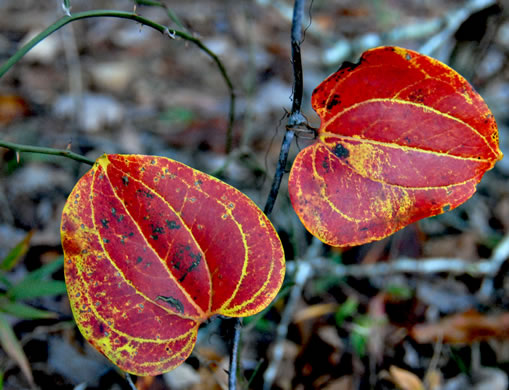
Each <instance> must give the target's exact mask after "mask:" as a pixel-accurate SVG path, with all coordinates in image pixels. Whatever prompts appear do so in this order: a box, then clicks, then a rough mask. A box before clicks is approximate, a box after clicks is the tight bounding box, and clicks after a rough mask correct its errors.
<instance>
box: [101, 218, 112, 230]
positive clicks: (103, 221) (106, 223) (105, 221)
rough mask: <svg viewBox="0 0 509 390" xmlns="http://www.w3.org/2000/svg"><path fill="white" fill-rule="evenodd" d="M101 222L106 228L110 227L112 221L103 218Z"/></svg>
mask: <svg viewBox="0 0 509 390" xmlns="http://www.w3.org/2000/svg"><path fill="white" fill-rule="evenodd" d="M101 223H102V224H103V227H104V228H105V229H108V224H109V223H110V221H108V220H107V219H101Z"/></svg>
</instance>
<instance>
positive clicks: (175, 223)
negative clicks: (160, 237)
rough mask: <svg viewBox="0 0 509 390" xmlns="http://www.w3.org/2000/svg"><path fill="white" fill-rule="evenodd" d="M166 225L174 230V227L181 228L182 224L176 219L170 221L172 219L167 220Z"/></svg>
mask: <svg viewBox="0 0 509 390" xmlns="http://www.w3.org/2000/svg"><path fill="white" fill-rule="evenodd" d="M166 225H167V226H168V227H169V228H170V229H171V230H174V229H180V225H179V224H177V222H175V221H170V220H168V219H167V220H166Z"/></svg>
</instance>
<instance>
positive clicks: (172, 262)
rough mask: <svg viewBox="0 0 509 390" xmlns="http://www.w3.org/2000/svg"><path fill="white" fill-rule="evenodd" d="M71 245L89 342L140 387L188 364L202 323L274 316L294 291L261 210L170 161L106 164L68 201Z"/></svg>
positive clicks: (73, 292)
mask: <svg viewBox="0 0 509 390" xmlns="http://www.w3.org/2000/svg"><path fill="white" fill-rule="evenodd" d="M61 234H62V245H63V248H64V254H65V258H66V262H65V277H66V283H67V288H68V292H69V298H70V301H71V307H72V310H73V314H74V317H75V319H76V322H77V323H78V326H79V328H80V330H81V332H82V333H83V335H84V336H85V338H86V339H87V340H88V341H89V342H90V343H91V344H93V345H94V346H95V347H96V348H97V349H98V350H99V351H101V352H102V353H103V354H105V355H106V356H107V357H108V358H109V359H110V360H112V361H113V362H114V363H115V364H117V365H118V366H119V367H120V368H121V369H123V370H125V371H128V372H131V373H134V374H137V375H157V374H160V373H162V372H165V371H169V370H171V369H172V368H174V367H176V366H177V365H179V364H181V363H182V362H183V361H184V360H185V359H186V358H187V357H188V356H189V354H190V353H191V351H192V348H193V346H194V343H195V341H196V333H197V330H198V326H199V325H200V323H202V322H203V321H204V320H206V319H207V318H209V317H210V316H212V315H215V314H222V315H226V316H232V317H240V316H247V315H252V314H255V313H257V312H259V311H261V310H263V309H264V308H265V307H266V306H267V305H268V304H269V303H270V302H271V301H272V299H273V298H274V297H275V296H276V294H277V292H278V291H279V288H280V286H281V283H282V281H283V276H284V269H285V266H284V256H283V249H282V246H281V242H280V241H279V238H278V236H277V234H276V232H275V230H274V228H273V227H272V225H271V223H270V222H269V220H268V219H267V217H266V216H265V215H264V214H263V213H262V212H261V211H260V210H259V209H258V208H257V207H256V206H255V205H254V203H253V202H252V201H251V200H249V199H248V198H247V197H246V196H245V195H243V194H242V193H240V192H239V191H237V190H236V189H234V188H233V187H231V186H229V185H227V184H225V183H223V182H221V181H219V180H217V179H215V178H213V177H211V176H208V175H206V174H204V173H201V172H199V171H196V170H194V169H192V168H189V167H188V166H186V165H183V164H181V163H178V162H176V161H173V160H170V159H167V158H164V157H151V156H138V155H104V156H102V157H101V158H99V159H98V160H97V161H96V164H95V165H94V167H93V168H92V169H91V170H90V171H89V172H88V173H87V174H85V175H84V176H83V177H82V178H81V179H80V180H79V182H78V183H77V184H76V186H75V188H74V190H73V191H72V193H71V195H70V196H69V198H68V200H67V203H66V205H65V208H64V211H63V216H62V228H61Z"/></svg>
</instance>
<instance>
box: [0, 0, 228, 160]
mask: <svg viewBox="0 0 509 390" xmlns="http://www.w3.org/2000/svg"><path fill="white" fill-rule="evenodd" d="M64 5H65V6H67V3H64ZM96 17H114V18H121V19H130V20H134V21H136V22H138V23H140V24H143V25H145V26H148V27H150V28H153V29H155V30H157V31H159V32H160V33H162V34H170V36H176V37H179V38H182V39H185V40H186V41H189V42H192V43H194V44H195V45H196V46H198V48H200V49H201V50H202V51H204V52H205V53H206V54H207V55H208V56H209V57H210V58H212V60H213V61H214V62H215V63H216V65H217V67H218V68H219V71H220V73H221V76H223V79H224V81H225V83H226V85H227V86H228V89H229V91H230V114H229V123H228V130H227V133H226V152H227V153H229V152H230V150H231V149H232V144H233V134H232V133H233V125H234V122H235V91H234V88H233V83H232V81H231V80H230V77H229V76H228V73H227V72H226V68H225V67H224V65H223V63H222V62H221V60H220V59H219V57H218V56H217V55H216V54H214V53H213V52H212V51H211V50H210V49H209V48H208V47H207V46H205V45H204V44H203V42H202V41H201V40H199V39H198V38H195V37H193V36H192V35H191V34H188V33H186V32H183V31H178V30H169V29H168V27H166V26H163V25H161V24H159V23H156V22H153V21H152V20H150V19H146V18H144V17H142V16H139V15H137V14H135V13H133V12H124V11H115V10H93V11H86V12H78V13H75V14H72V15H66V16H63V17H62V18H60V19H58V20H57V21H56V22H55V23H53V24H52V25H51V26H49V27H48V28H46V29H45V30H44V31H42V32H41V33H39V34H38V35H37V36H35V37H34V38H33V39H32V40H30V41H29V42H28V43H27V44H25V45H24V46H23V47H21V48H20V49H19V50H18V51H16V53H14V55H12V57H10V58H9V59H8V60H7V61H6V62H5V63H4V64H3V65H2V66H1V67H0V77H2V76H3V75H4V74H5V73H6V72H7V71H8V70H9V69H10V68H11V67H12V66H13V65H14V64H15V63H17V62H18V61H19V60H20V59H21V58H23V56H24V55H25V54H26V53H27V52H28V51H29V50H30V49H32V48H33V47H34V46H35V45H37V44H38V43H39V42H41V41H42V40H43V39H44V38H46V37H48V36H49V35H51V34H52V33H54V32H55V31H57V30H59V29H60V28H62V27H63V26H65V25H66V24H68V23H70V22H73V21H75V20H80V19H87V18H96Z"/></svg>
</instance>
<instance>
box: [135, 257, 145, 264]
mask: <svg viewBox="0 0 509 390" xmlns="http://www.w3.org/2000/svg"><path fill="white" fill-rule="evenodd" d="M142 261H143V259H142V258H141V257H140V256H138V258H137V259H136V263H138V264H140V263H141V262H142Z"/></svg>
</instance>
